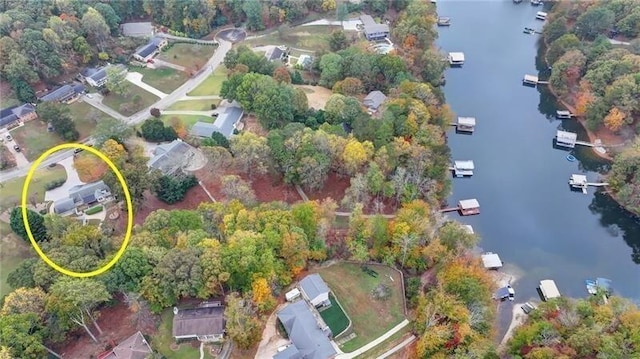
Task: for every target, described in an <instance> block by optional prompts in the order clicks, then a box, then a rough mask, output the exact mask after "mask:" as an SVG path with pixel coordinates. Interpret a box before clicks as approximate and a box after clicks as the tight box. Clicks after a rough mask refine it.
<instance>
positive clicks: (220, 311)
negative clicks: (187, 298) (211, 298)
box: [173, 303, 225, 342]
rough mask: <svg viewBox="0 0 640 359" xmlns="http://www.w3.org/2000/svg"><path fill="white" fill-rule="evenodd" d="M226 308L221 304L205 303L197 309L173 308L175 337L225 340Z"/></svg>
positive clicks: (213, 340) (203, 340)
mask: <svg viewBox="0 0 640 359" xmlns="http://www.w3.org/2000/svg"><path fill="white" fill-rule="evenodd" d="M224 328H225V320H224V307H223V306H222V305H221V304H220V303H204V304H202V305H200V306H198V307H196V308H190V309H178V308H173V337H174V338H175V339H176V340H180V339H198V340H199V341H201V342H217V341H221V340H223V339H224Z"/></svg>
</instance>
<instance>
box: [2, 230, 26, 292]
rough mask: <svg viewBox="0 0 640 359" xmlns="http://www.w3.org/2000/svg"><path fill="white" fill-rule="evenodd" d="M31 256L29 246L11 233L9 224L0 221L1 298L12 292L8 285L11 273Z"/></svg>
mask: <svg viewBox="0 0 640 359" xmlns="http://www.w3.org/2000/svg"><path fill="white" fill-rule="evenodd" d="M30 256H31V252H30V246H29V244H28V243H26V242H25V241H23V240H22V239H20V238H19V237H18V236H16V235H15V234H14V233H13V232H11V228H10V227H9V224H8V223H5V222H2V221H0V268H2V270H0V298H2V297H4V296H5V295H7V294H9V292H11V290H12V288H11V287H9V285H8V284H7V277H8V276H9V273H11V272H12V271H13V270H14V269H15V268H16V267H17V266H18V264H20V262H22V260H24V259H25V258H29V257H30Z"/></svg>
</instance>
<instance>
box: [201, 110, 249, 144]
mask: <svg viewBox="0 0 640 359" xmlns="http://www.w3.org/2000/svg"><path fill="white" fill-rule="evenodd" d="M243 115H244V111H243V110H242V108H240V107H237V106H224V107H218V116H217V117H216V120H215V121H214V122H213V123H208V122H202V121H198V122H196V123H195V124H193V126H192V127H191V134H192V135H194V136H198V137H202V138H211V135H212V134H213V133H214V132H220V133H221V134H223V135H224V137H226V138H231V136H233V132H234V131H235V129H236V126H237V125H238V122H240V119H242V116H243Z"/></svg>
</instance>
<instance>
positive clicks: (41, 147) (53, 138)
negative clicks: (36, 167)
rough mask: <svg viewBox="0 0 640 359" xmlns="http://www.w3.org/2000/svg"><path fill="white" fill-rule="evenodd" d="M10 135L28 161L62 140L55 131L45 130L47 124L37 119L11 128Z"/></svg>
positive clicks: (33, 159)
mask: <svg viewBox="0 0 640 359" xmlns="http://www.w3.org/2000/svg"><path fill="white" fill-rule="evenodd" d="M11 136H13V138H14V139H15V141H16V142H17V143H18V145H20V148H21V149H22V153H24V155H25V157H27V159H28V160H29V161H35V160H36V159H37V158H38V157H39V156H40V155H41V154H42V153H44V151H46V150H48V149H50V148H51V147H53V146H55V145H57V144H60V143H62V142H63V141H62V139H60V137H59V136H58V135H57V134H56V133H54V132H49V131H47V124H46V123H44V122H43V121H40V120H38V119H36V120H32V121H29V122H26V123H25V124H24V126H22V127H18V128H16V129H14V130H12V131H11Z"/></svg>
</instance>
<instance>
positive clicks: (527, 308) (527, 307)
mask: <svg viewBox="0 0 640 359" xmlns="http://www.w3.org/2000/svg"><path fill="white" fill-rule="evenodd" d="M520 308H522V311H523V312H524V313H525V314H529V313H531V311H532V310H534V309H536V307H535V306H534V305H533V304H531V303H529V302H526V303H524V304H523V305H522V306H521V307H520Z"/></svg>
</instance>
